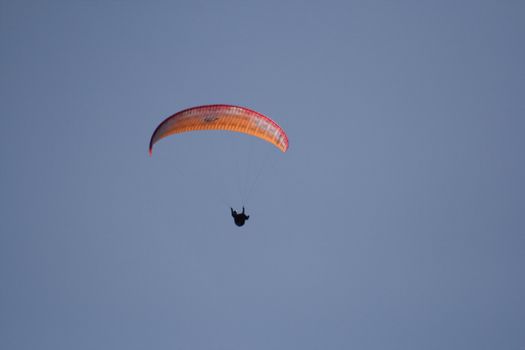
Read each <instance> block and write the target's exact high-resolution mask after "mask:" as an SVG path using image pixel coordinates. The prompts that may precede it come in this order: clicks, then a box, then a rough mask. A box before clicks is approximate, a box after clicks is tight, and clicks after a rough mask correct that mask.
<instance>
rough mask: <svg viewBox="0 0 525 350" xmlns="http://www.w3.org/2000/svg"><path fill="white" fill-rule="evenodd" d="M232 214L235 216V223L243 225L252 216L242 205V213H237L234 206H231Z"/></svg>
mask: <svg viewBox="0 0 525 350" xmlns="http://www.w3.org/2000/svg"><path fill="white" fill-rule="evenodd" d="M230 210H231V214H232V217H233V221H234V222H235V225H237V226H239V227H240V226H242V225H244V222H245V221H246V220H248V219H249V218H250V215H246V214H245V213H244V207H242V213H237V212H236V211H235V210H233V208H231V207H230Z"/></svg>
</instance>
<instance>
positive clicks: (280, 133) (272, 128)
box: [149, 104, 288, 226]
mask: <svg viewBox="0 0 525 350" xmlns="http://www.w3.org/2000/svg"><path fill="white" fill-rule="evenodd" d="M200 130H227V131H233V132H239V133H243V134H247V135H251V136H254V137H257V138H259V139H262V140H264V141H266V142H269V143H271V144H272V145H274V146H275V147H277V148H278V149H279V150H281V151H282V152H286V151H287V149H288V136H287V135H286V133H285V132H284V130H283V129H282V128H281V127H280V126H279V125H278V124H277V123H276V122H274V121H273V120H272V119H270V118H268V117H267V116H265V115H263V114H261V113H259V112H256V111H254V110H251V109H249V108H245V107H240V106H233V105H224V104H215V105H204V106H198V107H192V108H188V109H185V110H182V111H180V112H177V113H175V114H173V115H172V116H170V117H168V118H166V119H165V120H164V121H163V122H162V123H160V124H159V125H158V126H157V128H156V129H155V131H154V132H153V135H151V139H150V143H149V154H150V156H151V155H152V153H153V146H154V145H155V144H156V143H157V142H158V141H159V140H161V139H163V138H165V137H168V136H170V135H174V134H180V133H185V132H189V131H200ZM230 210H231V215H232V217H233V218H234V221H235V224H236V225H237V226H243V225H244V223H245V221H246V220H248V219H249V216H248V215H246V214H245V211H244V207H243V210H242V213H237V212H236V211H235V210H233V208H231V207H230Z"/></svg>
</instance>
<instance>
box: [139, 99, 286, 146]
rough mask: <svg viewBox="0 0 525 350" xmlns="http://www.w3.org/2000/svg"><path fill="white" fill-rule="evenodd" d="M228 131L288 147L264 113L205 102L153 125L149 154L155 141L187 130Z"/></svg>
mask: <svg viewBox="0 0 525 350" xmlns="http://www.w3.org/2000/svg"><path fill="white" fill-rule="evenodd" d="M197 130H228V131H235V132H240V133H244V134H248V135H252V136H255V137H258V138H260V139H263V140H265V141H267V142H269V143H271V144H273V145H274V146H275V147H277V148H279V149H280V150H281V151H282V152H286V150H287V149H288V136H287V135H286V133H285V132H284V130H283V129H282V128H281V127H280V126H279V125H278V124H277V123H276V122H274V121H273V120H271V119H270V118H268V117H267V116H265V115H263V114H261V113H259V112H256V111H254V110H251V109H249V108H245V107H239V106H233V105H220V104H217V105H205V106H198V107H192V108H188V109H185V110H182V111H180V112H177V113H175V114H173V115H172V116H170V117H168V118H166V120H164V121H163V122H162V123H160V124H159V126H157V128H156V129H155V131H154V132H153V135H151V140H150V143H149V153H150V155H151V154H152V152H153V145H154V144H155V143H157V142H158V141H159V140H161V139H163V138H165V137H167V136H170V135H173V134H180V133H184V132H188V131H197Z"/></svg>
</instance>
